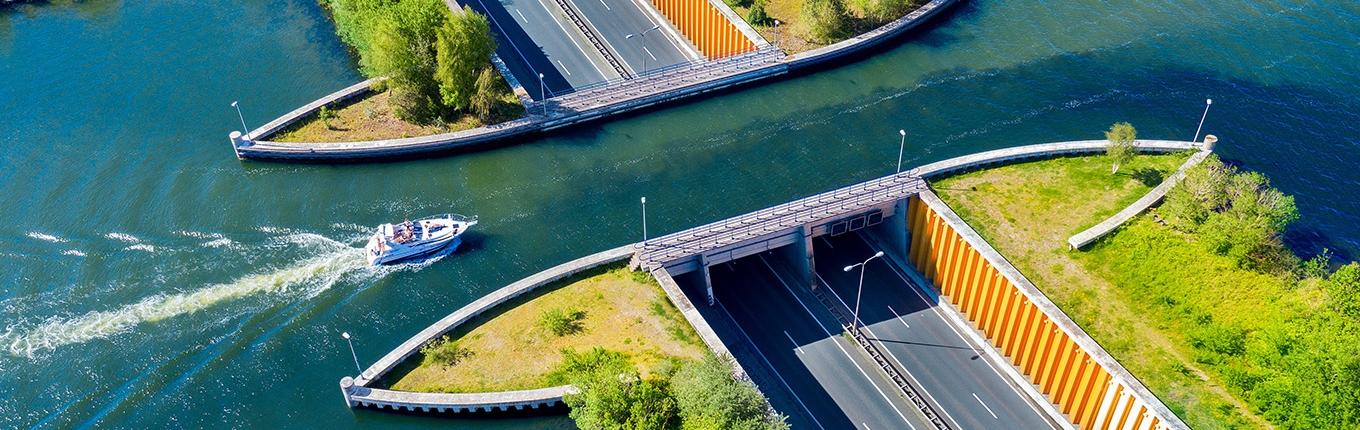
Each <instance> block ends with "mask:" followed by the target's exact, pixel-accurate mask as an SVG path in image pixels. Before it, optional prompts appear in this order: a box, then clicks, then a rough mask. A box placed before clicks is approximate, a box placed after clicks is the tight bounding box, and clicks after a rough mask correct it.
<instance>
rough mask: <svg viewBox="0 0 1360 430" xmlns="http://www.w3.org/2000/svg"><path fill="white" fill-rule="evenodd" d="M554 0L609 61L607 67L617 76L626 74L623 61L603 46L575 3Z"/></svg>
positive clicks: (567, 0) (566, 0)
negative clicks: (582, 17) (616, 73)
mask: <svg viewBox="0 0 1360 430" xmlns="http://www.w3.org/2000/svg"><path fill="white" fill-rule="evenodd" d="M554 1H556V2H557V6H558V7H560V8H562V11H563V12H565V13H566V14H567V19H570V20H571V23H572V24H574V25H576V29H577V30H581V34H584V35H585V36H586V39H588V40H589V41H590V44H591V45H592V46H594V47H595V50H596V51H600V55H603V56H604V60H605V61H606V62H608V63H609V67H612V68H614V71H615V72H618V73H619V76H628V69H625V68H623V63H620V62H619V58H618V57H616V56H614V52H613V51H610V50H609V49H607V48H605V46H604V43H601V42H600V36H599V35H597V34H595V29H593V28H591V26H589V25H587V24H586V22H585V20H583V19H581V13H580V12H579V11H577V10H576V5H573V4H571V2H570V1H569V0H554Z"/></svg>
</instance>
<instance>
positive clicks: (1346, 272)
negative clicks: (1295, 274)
mask: <svg viewBox="0 0 1360 430" xmlns="http://www.w3.org/2000/svg"><path fill="white" fill-rule="evenodd" d="M1327 295H1328V296H1329V297H1330V299H1331V300H1330V301H1331V302H1332V307H1334V308H1336V311H1337V312H1340V313H1342V314H1344V315H1347V316H1350V317H1351V318H1354V319H1356V320H1357V321H1360V265H1357V264H1356V263H1354V262H1352V263H1351V264H1347V265H1345V266H1341V268H1340V269H1337V271H1336V273H1333V274H1332V276H1331V277H1329V278H1327ZM1357 364H1360V363H1357ZM1357 375H1360V373H1357Z"/></svg>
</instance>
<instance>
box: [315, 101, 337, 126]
mask: <svg viewBox="0 0 1360 430" xmlns="http://www.w3.org/2000/svg"><path fill="white" fill-rule="evenodd" d="M316 115H317V116H318V117H320V118H321V125H324V126H326V129H327V130H334V129H335V127H334V126H332V125H331V119H334V118H336V117H338V116H339V115H336V114H335V111H334V110H331V109H329V108H327V107H325V106H322V107H321V111H319V112H317V114H316Z"/></svg>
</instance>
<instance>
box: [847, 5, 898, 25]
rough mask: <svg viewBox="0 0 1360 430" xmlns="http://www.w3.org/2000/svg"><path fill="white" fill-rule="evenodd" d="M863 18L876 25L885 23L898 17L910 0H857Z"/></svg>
mask: <svg viewBox="0 0 1360 430" xmlns="http://www.w3.org/2000/svg"><path fill="white" fill-rule="evenodd" d="M858 5H859V8H860V10H863V11H864V18H865V19H868V20H869V21H870V22H873V23H874V24H876V25H882V24H886V23H888V22H889V21H892V20H894V19H897V18H900V17H901V16H902V15H903V12H905V11H906V9H907V7H908V6H910V5H911V2H909V1H907V0H858Z"/></svg>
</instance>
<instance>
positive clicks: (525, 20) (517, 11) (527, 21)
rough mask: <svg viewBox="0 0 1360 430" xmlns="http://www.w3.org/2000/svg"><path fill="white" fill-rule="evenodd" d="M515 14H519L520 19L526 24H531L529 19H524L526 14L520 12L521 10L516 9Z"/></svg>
mask: <svg viewBox="0 0 1360 430" xmlns="http://www.w3.org/2000/svg"><path fill="white" fill-rule="evenodd" d="M515 13H517V14H519V19H522V20H524V23H525V24H528V23H529V18H525V17H524V12H520V11H519V9H515Z"/></svg>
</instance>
